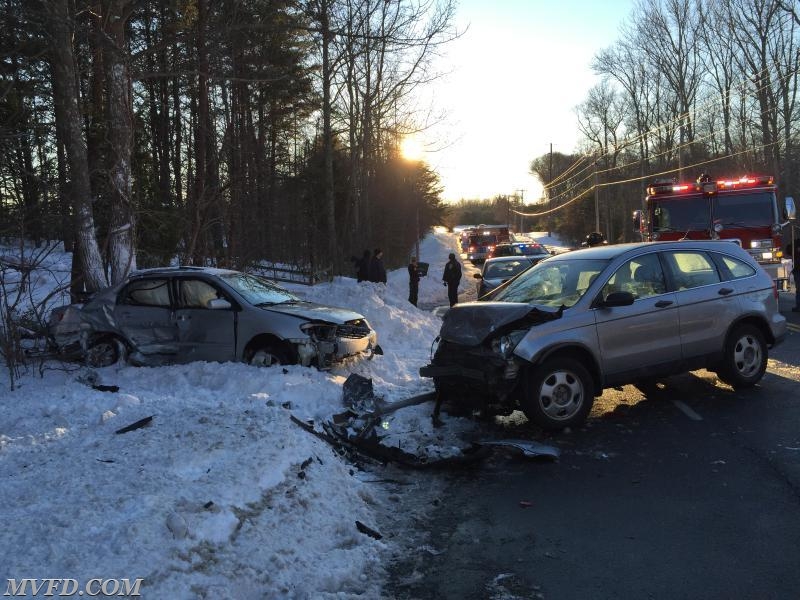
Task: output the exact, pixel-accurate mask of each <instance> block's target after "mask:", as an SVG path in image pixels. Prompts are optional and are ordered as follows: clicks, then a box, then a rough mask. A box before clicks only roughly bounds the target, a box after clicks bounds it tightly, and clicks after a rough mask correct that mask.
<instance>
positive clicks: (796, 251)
mask: <svg viewBox="0 0 800 600" xmlns="http://www.w3.org/2000/svg"><path fill="white" fill-rule="evenodd" d="M784 256H791V257H792V279H794V306H793V307H792V312H800V240H795V241H794V244H792V243H789V245H788V246H786V253H785V255H784Z"/></svg>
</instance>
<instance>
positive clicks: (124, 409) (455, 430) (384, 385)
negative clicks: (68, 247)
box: [0, 232, 546, 600]
mask: <svg viewBox="0 0 800 600" xmlns="http://www.w3.org/2000/svg"><path fill="white" fill-rule="evenodd" d="M543 241H546V240H543ZM29 250H30V249H29ZM18 251H19V248H14V247H2V246H0V256H5V257H8V256H16V255H17V254H18ZM453 251H457V237H456V235H455V234H452V233H446V232H440V233H437V234H430V235H428V236H427V237H426V238H425V239H424V240H423V241H422V242H421V244H420V258H421V260H422V261H423V262H428V263H430V265H431V266H430V271H429V274H428V276H427V277H423V278H422V280H421V282H420V291H419V297H420V304H421V305H422V304H424V305H426V306H428V307H429V308H430V307H435V306H446V305H447V290H446V288H445V287H444V286H443V285H442V281H441V275H442V268H443V266H444V264H445V262H446V261H447V255H448V254H449V253H450V252H453ZM70 261H71V257H70V255H69V254H67V253H64V252H60V251H57V252H53V253H51V254H49V255H48V256H46V258H45V259H43V261H42V264H41V268H39V269H36V270H35V271H34V272H33V277H32V281H33V284H32V286H31V287H30V288H29V289H28V291H27V292H26V293H30V297H31V298H32V299H34V300H36V301H38V300H40V299H42V298H44V297H45V296H46V295H47V294H48V293H49V292H50V291H51V290H52V289H53V287H54V284H55V282H56V280H58V279H60V280H61V281H64V280H65V278H68V276H69V270H70ZM471 269H473V268H472V267H471V266H470V265H468V264H467V265H465V277H464V278H462V281H461V287H460V293H461V299H462V300H465V299H467V298H469V297H473V298H474V290H475V287H476V280H475V279H473V278H471V277H470V274H471ZM473 270H474V269H473ZM14 273H15V272H14V271H6V272H3V273H2V275H3V277H4V278H5V281H4V284H5V286H6V287H5V288H4V290H5V291H8V292H9V294H13V288H14V281H13V277H14ZM287 287H290V288H291V289H292V291H294V292H295V293H296V294H297V295H299V296H300V297H301V298H303V299H307V300H311V301H316V302H320V303H325V304H329V305H334V306H343V307H347V308H350V309H353V310H356V311H358V312H360V313H361V314H363V315H365V316H366V317H367V319H368V320H369V322H370V324H371V325H372V327H373V328H374V329H375V330H376V331H377V332H378V336H379V343H380V345H381V346H382V348H383V350H384V354H383V355H382V356H376V357H374V358H373V359H372V360H358V361H350V362H348V363H346V364H343V365H340V366H337V367H335V368H334V369H332V370H331V371H327V372H321V371H317V370H316V369H313V368H304V367H300V366H287V367H281V368H272V369H266V368H258V367H250V366H248V365H244V364H240V363H225V364H218V363H207V362H196V363H191V364H187V365H174V366H163V367H153V368H145V367H133V366H127V365H117V366H112V367H108V368H105V369H97V370H89V369H87V368H84V367H81V366H79V365H77V364H71V363H62V362H58V361H50V362H46V363H43V364H42V368H41V369H40V368H39V366H38V365H37V364H36V363H35V361H32V363H31V368H30V369H29V370H28V371H27V372H21V373H20V377H19V379H18V380H17V386H16V389H14V390H13V391H12V390H11V389H10V385H9V381H8V377H7V372H6V370H5V367H3V369H2V370H0V506H2V509H3V526H2V527H0V593H2V592H6V591H7V589H8V588H7V586H8V579H9V578H14V579H15V580H16V581H17V584H19V583H21V580H22V579H23V578H63V579H69V580H74V582H75V583H74V584H73V583H71V582H67V583H65V584H61V585H66V586H68V587H67V588H66V590H67V591H69V590H72V589H73V586H76V585H77V586H79V587H78V588H77V589H79V590H81V591H83V590H84V589H85V586H86V585H88V584H89V582H90V581H91V580H92V579H96V578H103V579H114V578H116V579H119V580H122V579H127V580H128V582H129V584H130V585H133V584H134V583H135V582H136V580H137V579H138V578H141V579H142V582H141V583H140V586H141V588H140V592H141V594H142V597H143V598H170V599H174V600H181V599H187V600H188V599H196V598H214V599H215V600H226V599H231V600H243V599H245V598H285V599H296V600H306V599H309V600H312V599H313V600H317V599H326V598H331V599H333V598H336V599H337V600H349V599H356V598H358V599H360V600H364V599H373V598H374V599H377V598H384V597H386V595H385V586H386V581H387V577H388V571H387V566H388V565H389V564H390V563H391V562H392V560H393V559H395V558H399V557H405V558H408V557H411V559H412V562H413V560H424V559H425V557H426V556H429V555H430V553H432V552H438V550H437V549H436V548H435V547H433V546H432V545H431V543H430V540H429V539H428V538H427V535H428V534H427V532H425V531H422V530H421V528H420V525H419V523H421V522H424V521H425V517H426V515H427V514H428V513H429V512H430V511H431V510H433V507H434V505H435V502H434V500H435V499H436V497H437V494H439V493H440V484H439V482H440V481H441V479H440V478H439V477H437V476H435V475H434V474H430V473H429V475H428V476H427V477H423V476H422V475H421V474H420V473H418V472H415V471H413V470H409V469H399V468H393V467H392V465H391V464H390V465H388V466H386V467H383V466H379V465H372V466H370V465H366V467H367V468H363V469H362V468H359V467H358V466H357V465H356V464H354V463H352V462H349V461H347V460H345V459H344V458H342V457H341V456H339V455H338V454H336V453H335V452H334V451H333V449H332V447H331V446H330V445H328V444H327V443H326V442H324V441H321V440H319V439H317V438H316V437H314V436H313V435H311V434H310V433H308V432H306V431H305V430H304V429H301V428H300V427H299V426H298V425H296V424H295V423H293V422H292V420H291V417H292V416H294V417H296V418H297V419H300V420H301V421H304V422H307V423H311V424H313V425H314V427H315V429H316V430H320V429H321V425H322V423H325V422H330V421H331V420H332V418H333V415H335V414H339V413H342V412H344V410H345V406H344V404H343V398H342V385H343V383H344V381H345V380H346V378H347V376H348V375H349V374H350V373H358V374H360V375H362V376H364V377H367V378H370V379H371V380H372V382H373V387H374V390H375V394H376V396H378V397H381V398H382V399H383V401H384V402H387V403H391V402H395V401H398V400H402V399H405V398H408V397H410V396H414V395H416V394H420V393H424V392H428V391H431V390H432V387H433V386H432V383H431V381H430V380H427V379H422V378H420V377H419V375H418V372H419V368H420V367H421V366H423V365H425V364H427V362H428V359H429V351H430V347H431V344H432V342H433V340H434V338H435V337H436V335H437V334H438V332H439V327H440V326H441V317H440V316H437V314H438V313H436V312H432V311H430V310H427V311H426V310H422V309H418V308H416V307H414V306H412V305H411V304H410V303H409V302H408V301H407V296H408V273H407V271H406V269H405V268H403V269H399V270H395V271H390V272H389V273H388V283H387V285H385V286H384V285H383V284H375V283H369V282H362V283H356V281H355V279H353V278H349V277H338V278H336V279H335V280H334V281H333V282H331V283H325V284H318V285H316V286H313V287H305V286H301V285H289V286H287ZM93 385H94V386H95V387H92V386H93ZM98 385H102V386H117V387H118V391H117V392H109V391H100V390H98V389H96V387H97V386H98ZM432 408H433V407H432V404H431V403H425V404H422V405H418V406H412V407H408V408H403V409H400V410H397V411H396V412H394V413H391V414H389V415H387V416H386V417H385V418H384V419H383V422H382V424H381V427H380V430H379V435H380V436H381V437H382V440H381V443H382V444H383V445H384V446H386V447H391V448H401V449H402V450H404V451H405V452H407V453H410V454H413V455H415V456H418V457H420V458H424V459H426V460H428V461H433V460H436V459H439V458H446V457H453V456H458V455H460V454H461V451H462V450H463V449H465V448H467V447H471V445H472V442H474V441H478V440H483V439H485V432H482V431H481V429H480V424H479V423H478V422H477V421H473V420H470V419H465V418H461V417H455V416H450V415H448V414H447V413H446V412H443V413H442V418H443V420H444V421H445V427H443V428H440V429H434V428H433V427H432V423H431V418H430V416H431V411H432ZM147 417H152V420H151V421H150V424H149V425H148V426H147V427H143V428H140V429H136V430H134V431H130V432H127V433H123V434H117V433H116V431H117V430H119V429H121V428H123V427H125V426H127V425H130V424H132V423H135V422H137V421H139V420H141V419H145V418H147ZM357 521H358V522H360V523H362V524H363V525H365V526H366V527H367V528H369V529H370V530H372V531H375V532H377V533H378V534H380V536H381V539H375V538H373V537H371V536H370V535H367V534H365V533H362V532H361V531H359V529H358V526H357V525H356V522H357ZM498 575H500V574H499V573H498ZM408 576H409V577H412V576H413V573H409V574H408ZM39 581H40V583H41V579H40V580H39ZM93 585H94V586H95V587H93V588H89V591H97V586H98V585H100V584H99V582H95V583H94V584H93ZM109 585H114V584H113V583H110V584H109ZM120 585H123V584H122V583H120ZM2 586H5V587H2ZM109 589H110V588H109ZM62 590H64V588H63V587H60V588H56V589H55V594H51V595H58V593H60V592H61V591H62ZM28 592H29V593H28V597H31V594H30V589H29V590H28ZM501 592H502V590H501ZM39 596H42V597H44V596H45V594H44V593H41V594H39ZM74 597H77V596H74ZM486 597H487V598H488V597H492V598H494V599H495V600H500V599H502V598H504V597H507V598H511V597H514V596H512V595H506V596H504V595H503V594H502V593H500V592H498V590H497V589H496V586H495V588H493V590H492V595H491V596H489V595H487V596H486Z"/></svg>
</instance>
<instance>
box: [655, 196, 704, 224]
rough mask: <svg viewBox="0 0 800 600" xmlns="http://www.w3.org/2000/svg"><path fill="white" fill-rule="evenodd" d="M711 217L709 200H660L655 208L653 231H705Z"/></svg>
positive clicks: (656, 202)
mask: <svg viewBox="0 0 800 600" xmlns="http://www.w3.org/2000/svg"><path fill="white" fill-rule="evenodd" d="M710 215H711V213H710V206H709V201H708V198H697V197H695V198H692V199H691V200H689V199H687V198H659V199H658V200H656V201H655V202H654V207H653V231H654V232H658V231H688V230H690V229H703V228H705V227H708V224H709V222H710Z"/></svg>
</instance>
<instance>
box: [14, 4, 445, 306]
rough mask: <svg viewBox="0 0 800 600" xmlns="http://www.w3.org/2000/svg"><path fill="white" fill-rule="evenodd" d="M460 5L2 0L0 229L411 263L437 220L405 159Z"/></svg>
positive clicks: (163, 248)
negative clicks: (371, 251) (417, 103)
mask: <svg viewBox="0 0 800 600" xmlns="http://www.w3.org/2000/svg"><path fill="white" fill-rule="evenodd" d="M453 11H454V7H453V5H452V4H451V3H450V2H449V0H442V1H434V0H432V1H430V2H427V1H426V2H422V3H419V2H412V1H409V0H393V1H392V2H385V1H384V0H218V1H210V0H0V27H2V30H3V36H2V37H1V38H0V54H1V55H2V61H0V235H2V236H4V237H6V238H14V239H29V240H34V241H36V242H42V241H48V240H61V241H63V242H64V243H65V247H66V248H67V249H74V250H75V252H74V256H75V265H74V267H73V273H74V277H73V285H74V291H76V292H77V291H78V290H80V289H84V290H87V291H94V290H96V289H99V288H102V287H105V286H106V285H109V284H111V283H115V282H117V281H119V280H121V279H122V278H124V277H125V276H126V275H127V273H128V272H129V271H130V270H131V269H134V268H137V267H147V266H156V265H165V264H169V263H170V262H171V261H174V260H176V259H177V260H178V261H179V262H180V263H181V264H196V265H199V264H212V265H217V266H226V267H232V268H247V267H249V266H251V265H253V264H255V263H257V262H259V261H265V260H266V261H271V262H276V263H288V264H291V265H297V266H301V267H303V268H307V269H313V270H322V271H324V272H325V273H326V274H327V275H332V274H337V273H345V274H351V269H352V265H351V264H350V257H351V256H352V255H354V254H355V255H360V254H361V252H362V251H363V250H364V249H366V248H374V247H378V246H380V247H381V248H383V250H384V253H385V256H386V259H387V263H388V264H390V265H391V264H400V263H403V262H405V261H406V259H407V257H408V253H409V251H410V249H411V248H413V246H414V242H415V240H416V239H417V236H419V235H420V234H421V232H424V231H425V230H426V229H427V228H428V227H429V226H430V225H432V224H434V223H437V222H440V221H441V219H442V217H443V214H444V206H443V204H442V202H441V200H440V193H441V189H440V185H439V180H438V178H437V176H436V174H435V173H433V172H432V171H431V170H430V169H429V167H428V166H427V165H426V164H424V163H421V162H410V161H406V160H403V158H402V157H401V156H400V154H399V152H398V147H399V143H400V141H401V139H402V137H403V136H404V135H405V134H407V133H410V132H412V131H413V130H414V129H415V128H416V127H418V126H419V125H418V124H417V123H416V122H415V120H414V113H413V103H412V96H413V93H414V91H415V90H416V89H417V88H418V87H419V86H421V85H424V84H425V83H426V82H428V81H430V80H431V79H434V78H436V77H437V74H436V73H435V72H433V71H432V68H431V58H432V56H433V54H434V53H435V51H436V50H437V48H438V47H439V46H440V45H442V44H445V43H447V42H448V41H450V40H452V39H454V38H455V37H457V34H456V33H455V32H454V31H453V29H452V24H451V23H452V18H453Z"/></svg>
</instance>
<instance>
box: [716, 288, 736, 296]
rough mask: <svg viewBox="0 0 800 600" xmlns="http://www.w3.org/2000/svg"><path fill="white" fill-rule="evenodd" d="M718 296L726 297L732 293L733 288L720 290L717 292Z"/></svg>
mask: <svg viewBox="0 0 800 600" xmlns="http://www.w3.org/2000/svg"><path fill="white" fill-rule="evenodd" d="M717 293H718V294H719V295H720V296H727V295H728V294H732V293H733V288H722V289H720V291H718V292H717Z"/></svg>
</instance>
